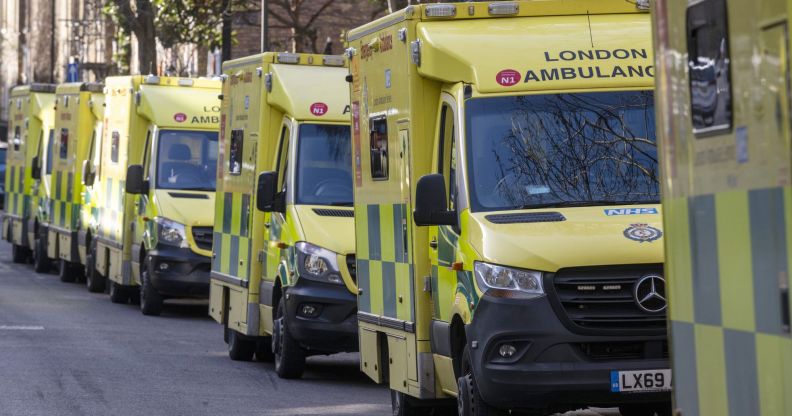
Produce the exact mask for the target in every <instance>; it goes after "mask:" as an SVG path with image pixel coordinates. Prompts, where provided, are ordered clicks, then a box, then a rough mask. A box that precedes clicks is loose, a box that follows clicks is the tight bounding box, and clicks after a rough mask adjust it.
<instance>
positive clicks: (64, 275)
mask: <svg viewBox="0 0 792 416" xmlns="http://www.w3.org/2000/svg"><path fill="white" fill-rule="evenodd" d="M58 277H59V278H60V281H61V282H66V283H72V282H74V281H75V278H74V272H73V271H72V265H71V263H69V262H68V261H66V260H64V259H60V260H58Z"/></svg>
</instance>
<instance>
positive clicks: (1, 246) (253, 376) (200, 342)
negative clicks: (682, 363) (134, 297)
mask: <svg viewBox="0 0 792 416" xmlns="http://www.w3.org/2000/svg"><path fill="white" fill-rule="evenodd" d="M218 414H223V415H266V416H276V415H278V416H280V415H283V416H286V415H288V416H291V415H367V416H368V415H389V414H390V396H389V393H388V390H387V389H386V388H384V387H382V386H378V385H376V384H374V383H372V382H371V381H370V380H369V379H368V378H367V377H366V376H365V375H363V374H362V373H361V372H360V371H359V370H358V356H357V354H337V355H332V356H327V357H311V358H309V359H308V365H307V370H306V373H305V375H304V377H303V378H302V379H300V380H283V379H280V378H278V376H277V375H276V374H275V370H274V368H273V365H272V364H267V363H259V362H234V361H231V360H230V359H229V358H228V353H227V350H226V345H225V343H224V342H223V337H222V329H221V327H220V325H218V324H217V323H215V322H214V321H212V320H211V319H210V318H209V317H208V316H207V306H206V304H205V303H196V302H190V303H187V302H183V303H180V304H167V305H166V308H165V311H164V313H163V315H162V316H160V317H147V316H143V315H142V314H141V313H140V311H139V309H138V307H137V306H134V305H115V304H112V303H110V299H109V297H108V296H107V295H105V294H93V293H89V292H88V291H87V290H86V289H85V286H84V285H82V284H76V283H70V284H67V283H61V282H60V281H59V280H58V278H57V276H55V275H54V274H36V273H34V272H33V270H32V268H31V267H30V266H28V265H18V264H13V263H12V262H11V250H10V246H9V245H8V244H7V243H0V416H5V415H13V416H16V415H25V416H27V415H147V416H151V415H169V416H170V415H191V416H192V415H218ZM565 416H618V412H616V411H613V410H611V411H607V410H600V411H592V410H589V411H580V412H570V413H568V414H567V415H565Z"/></svg>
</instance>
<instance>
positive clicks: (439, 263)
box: [347, 0, 663, 399]
mask: <svg viewBox="0 0 792 416" xmlns="http://www.w3.org/2000/svg"><path fill="white" fill-rule="evenodd" d="M516 3H517V4H518V6H519V7H518V11H517V12H516V13H514V14H511V15H508V16H500V17H494V16H490V15H489V12H488V10H489V9H490V7H492V6H495V5H497V4H498V3H496V2H492V3H489V2H476V3H456V4H454V5H453V6H452V5H451V4H447V5H443V6H442V7H445V8H446V9H445V11H447V10H448V8H450V7H454V8H455V9H454V12H453V13H450V12H449V14H453V17H431V16H429V15H428V11H429V10H430V9H431V8H433V7H441V6H433V5H428V4H427V5H419V6H408V7H407V8H406V9H405V10H402V11H399V12H396V13H393V14H391V15H389V16H386V17H383V18H381V19H379V20H377V21H374V22H372V23H369V24H367V25H364V26H362V27H359V28H356V29H353V30H351V31H350V32H348V33H347V45H348V47H349V48H350V49H349V50H348V51H349V55H350V57H351V58H350V63H349V67H350V74H351V77H352V82H351V100H352V106H351V111H352V123H353V163H354V164H355V166H354V167H355V233H356V250H355V251H356V254H357V270H358V272H357V275H358V286H359V287H360V292H359V293H360V295H359V297H358V309H359V322H360V329H361V331H360V348H361V358H362V360H361V370H362V371H364V372H365V373H366V374H368V375H369V376H370V377H371V378H372V379H374V380H375V381H377V382H382V383H389V385H390V388H391V389H393V390H397V391H400V392H403V393H406V394H409V395H412V396H414V397H418V398H422V399H433V398H444V397H448V396H454V395H456V394H457V387H456V382H457V380H456V376H455V375H454V373H453V372H454V368H455V367H456V366H458V364H459V363H458V362H457V363H456V364H454V361H455V360H457V361H458V360H459V359H460V357H459V356H458V354H459V353H457V356H454V357H450V356H448V353H444V354H445V355H444V354H441V353H438V352H437V351H436V350H434V351H433V346H434V345H435V341H438V340H433V339H432V337H433V336H435V333H434V332H433V331H434V329H433V328H435V327H436V326H438V324H441V325H445V326H451V327H452V329H451V332H454V328H456V327H457V325H462V326H464V325H468V324H470V323H471V322H472V320H473V319H474V315H475V309H476V305H477V303H478V301H479V299H480V297H481V296H482V294H483V293H482V292H483V291H482V289H481V288H480V287H479V286H478V284H477V283H476V278H475V276H474V273H473V267H474V263H475V262H489V263H494V264H500V265H504V266H509V267H519V268H524V269H530V270H538V271H542V272H545V273H554V272H557V271H558V270H560V269H564V268H574V267H588V266H597V267H600V266H617V267H620V266H623V265H642V266H643V265H651V266H652V267H653V268H658V269H659V268H660V266H659V264H660V263H662V262H663V246H662V231H661V228H662V224H661V223H660V220H661V216H660V215H659V209H658V208H659V207H658V206H657V205H652V204H648V205H634V206H633V205H630V206H629V207H628V208H635V209H636V210H640V209H643V210H645V211H644V212H646V215H613V216H611V214H607V213H606V212H605V211H607V209H608V208H624V207H619V206H598V207H586V208H548V209H550V210H552V211H553V212H558V213H560V214H562V215H563V217H565V221H563V222H546V223H531V224H515V223H512V224H497V223H495V222H493V221H490V220H488V219H487V217H488V216H490V215H498V214H507V213H505V212H498V211H491V212H490V211H487V212H471V210H470V209H469V202H468V201H467V200H463V201H457V203H459V204H460V206H461V209H459V210H458V215H459V223H460V227H459V230H454V229H453V227H449V226H440V227H437V226H433V227H418V226H416V224H415V223H414V222H413V218H412V212H413V209H414V208H415V205H414V201H415V191H416V184H417V182H418V180H419V179H420V178H421V177H422V176H424V175H427V174H430V173H438V172H439V173H442V174H445V175H447V174H448V170H447V169H448V167H447V166H446V167H443V166H440V165H439V163H438V160H439V159H440V158H442V157H443V155H442V154H440V152H438V150H437V149H438V141H437V138H438V137H440V136H441V135H442V133H441V132H442V131H444V130H443V129H444V128H445V129H447V130H451V131H452V134H453V135H452V136H451V137H452V141H454V143H455V146H456V147H457V149H462V148H464V147H465V144H466V140H467V139H465V137H466V136H465V134H466V133H465V129H466V128H467V127H466V126H465V116H464V111H465V102H466V101H467V100H469V99H471V98H473V99H478V98H484V97H504V96H513V95H518V94H519V95H534V94H558V93H576V92H596V91H636V90H638V91H646V90H650V89H651V88H652V86H653V82H654V78H653V77H654V62H653V53H652V42H651V36H650V32H649V29H650V17H649V14H648V13H645V12H644V13H641V12H639V11H638V10H637V9H636V7H635V4H633V3H627V2H620V1H601V2H586V1H576V0H574V1H543V2H516ZM500 5H503V4H500ZM495 7H497V6H495ZM507 7H508V6H507ZM435 10H437V9H435ZM444 106H447V107H448V109H449V110H451V111H452V113H451V114H450V116H449V118H448V119H447V123H448V124H447V125H445V126H444V125H442V122H441V110H442V109H443V108H444ZM519 128H521V126H515V130H517V129H519ZM380 131H383V132H384V133H385V137H384V138H383V137H379V136H376V135H375V133H372V132H380ZM376 134H379V133H376ZM375 147H377V148H380V149H383V148H384V149H385V150H384V151H381V153H380V155H379V156H378V157H375V156H373V155H374V153H375V151H376V150H375ZM445 151H446V152H448V153H446V156H447V155H448V154H450V153H451V151H450V146H449V148H448V149H446V150H445ZM459 152H460V153H458V154H457V153H454V155H453V156H451V157H456V158H457V159H456V162H455V163H456V169H457V172H458V173H457V174H458V175H460V176H458V177H457V179H456V185H457V186H458V187H459V188H460V191H459V193H458V195H460V198H466V197H467V195H468V194H469V192H468V191H466V188H468V187H469V185H468V178H467V177H466V176H465V175H466V174H468V172H466V171H467V168H466V167H465V166H466V164H467V163H468V161H467V159H468V158H469V157H470V158H472V157H475V155H466V152H461V151H459ZM383 159H384V161H383ZM492 169H496V167H494V166H493V167H492ZM375 173H376V175H375ZM446 178H448V176H446ZM446 182H447V183H446V185H448V179H446ZM446 189H448V187H447V188H446ZM535 211H539V212H542V211H546V210H535ZM636 212H637V211H636ZM509 213H513V214H515V215H516V214H532V213H533V212H532V211H530V210H527V211H526V210H513V211H509ZM636 224H637V225H638V226H639V228H640V227H648V228H649V229H652V230H653V232H654V231H656V232H657V234H655V236H654V237H653V238H652V239H651V240H646V241H644V242H643V243H637V242H636V241H631V239H629V237H628V238H625V237H627V234H626V233H627V232H628V231H629V230H631V229H632V228H633V227H634V226H635V225H636ZM430 241H431V246H432V248H430ZM571 247H574V250H570V248H571ZM554 319H555V317H554ZM462 331H464V328H463V329H462ZM377 334H380V335H385V336H386V337H387V338H386V339H387V341H388V342H387V344H385V343H384V342H383V338H382V337H381V336H377ZM394 336H396V337H402V338H406V339H407V340H408V343H412V345H411V346H409V347H408V348H406V351H405V349H403V348H402V346H401V345H400V344H396V343H394V342H392V341H391V337H394ZM445 342H447V341H446V340H439V341H438V342H437V343H438V344H443V343H445ZM448 343H449V344H450V343H451V342H450V341H448ZM430 344H431V345H430ZM393 347H397V350H394V349H393ZM463 347H464V345H463ZM383 348H388V354H389V355H390V357H391V359H392V360H393V362H394V363H398V366H399V367H400V368H398V369H397V368H394V367H395V364H391V365H390V372H389V374H390V375H391V379H390V380H382V379H381V377H380V376H379V373H378V372H377V371H374V370H372V361H373V360H376V359H377V357H379V351H381V350H382V349H383ZM474 348H475V347H474ZM459 351H460V352H461V349H460V350H459ZM410 354H412V355H410ZM452 355H453V354H452ZM408 357H409V358H408ZM405 363H407V366H406V368H407V369H408V370H409V371H406V372H405V371H403V370H404V369H403V368H401V366H404V365H405ZM381 364H383V365H384V364H385V363H381ZM413 369H414V370H415V371H413ZM394 377H396V378H394Z"/></svg>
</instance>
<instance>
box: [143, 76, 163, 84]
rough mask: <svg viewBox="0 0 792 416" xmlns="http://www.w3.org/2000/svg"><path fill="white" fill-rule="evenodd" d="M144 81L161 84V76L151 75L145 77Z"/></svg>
mask: <svg viewBox="0 0 792 416" xmlns="http://www.w3.org/2000/svg"><path fill="white" fill-rule="evenodd" d="M143 82H144V83H145V84H159V82H160V77H158V76H156V75H149V76H147V77H146V78H144V79H143Z"/></svg>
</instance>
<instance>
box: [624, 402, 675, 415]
mask: <svg viewBox="0 0 792 416" xmlns="http://www.w3.org/2000/svg"><path fill="white" fill-rule="evenodd" d="M619 413H621V416H655V414H656V415H657V416H671V414H672V411H671V403H640V404H625V405H621V406H619Z"/></svg>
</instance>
